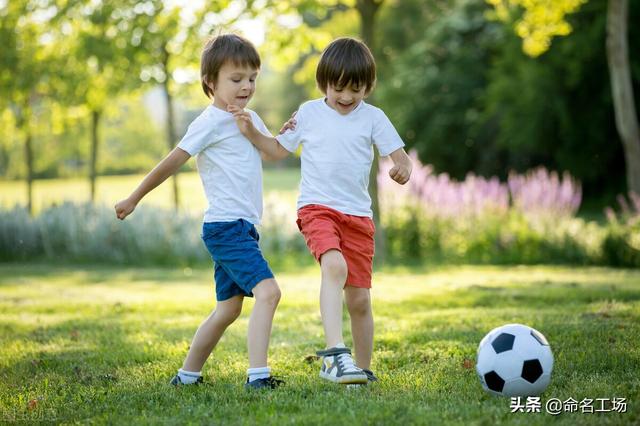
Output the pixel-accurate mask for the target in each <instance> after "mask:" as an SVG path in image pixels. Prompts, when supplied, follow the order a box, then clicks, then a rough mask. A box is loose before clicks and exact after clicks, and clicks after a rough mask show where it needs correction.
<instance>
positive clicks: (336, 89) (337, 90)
mask: <svg viewBox="0 0 640 426" xmlns="http://www.w3.org/2000/svg"><path fill="white" fill-rule="evenodd" d="M333 90H335V91H336V92H342V90H343V89H342V88H340V89H338V88H335V89H333Z"/></svg>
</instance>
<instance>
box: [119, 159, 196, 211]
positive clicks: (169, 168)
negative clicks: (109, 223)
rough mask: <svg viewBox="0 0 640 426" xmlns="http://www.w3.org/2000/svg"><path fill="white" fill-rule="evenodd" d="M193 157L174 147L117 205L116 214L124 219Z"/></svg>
mask: <svg viewBox="0 0 640 426" xmlns="http://www.w3.org/2000/svg"><path fill="white" fill-rule="evenodd" d="M189 158H191V155H189V153H188V152H186V151H184V150H182V149H180V148H177V147H176V148H174V149H173V151H171V152H170V153H169V155H167V156H166V157H165V158H164V159H163V160H162V161H160V162H159V163H158V165H157V166H155V167H154V168H153V170H151V171H150V172H149V174H148V175H147V176H145V178H144V179H143V180H142V182H140V185H138V187H137V188H136V189H135V190H134V191H133V192H132V193H131V195H129V197H128V198H125V199H124V200H122V201H119V202H118V203H117V204H116V205H115V209H116V216H117V217H118V219H120V220H123V219H124V218H125V217H127V216H129V215H130V214H131V213H132V212H133V210H135V208H136V206H137V205H138V203H139V202H140V200H142V198H143V197H144V196H145V195H147V194H148V193H149V192H150V191H151V190H153V189H154V188H155V187H157V186H158V185H160V184H161V183H162V182H164V181H165V180H166V179H167V178H168V177H169V176H171V175H173V174H174V173H176V172H177V171H178V169H179V168H180V167H181V166H182V165H183V164H184V163H186V162H187V160H188V159H189Z"/></svg>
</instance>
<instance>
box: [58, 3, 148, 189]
mask: <svg viewBox="0 0 640 426" xmlns="http://www.w3.org/2000/svg"><path fill="white" fill-rule="evenodd" d="M150 7H152V4H151V3H148V2H147V3H144V4H141V3H139V2H137V1H135V0H113V1H110V2H92V1H79V2H75V3H71V4H70V6H69V7H67V8H64V9H61V11H60V18H59V22H58V25H59V26H60V27H63V28H69V29H70V30H69V34H68V37H71V38H72V39H73V40H75V43H74V45H73V48H72V50H71V52H70V54H69V55H68V64H67V67H68V68H69V69H70V73H71V78H70V79H69V81H68V86H67V90H69V91H71V92H73V93H74V96H75V99H76V102H77V103H78V104H83V105H85V106H86V107H87V110H88V111H89V116H90V122H91V124H90V129H91V130H90V135H91V137H90V138H91V144H90V145H91V148H90V158H89V184H90V188H91V191H90V194H91V195H90V196H91V201H94V200H95V195H96V177H97V174H98V158H99V152H100V140H101V137H100V136H101V135H100V127H101V126H100V125H101V122H102V119H103V117H104V112H105V108H106V107H107V106H108V105H109V104H110V103H111V102H112V101H113V99H115V98H116V97H117V96H118V95H119V94H120V93H123V92H126V91H129V90H132V89H134V88H136V87H139V86H140V85H141V81H140V78H139V75H140V66H141V63H142V61H141V60H139V56H140V54H141V51H142V50H141V48H140V43H141V41H142V37H143V35H144V34H145V31H146V30H147V29H148V28H149V26H150V25H151V24H152V22H153V21H152V19H151V16H152V15H153V10H151V9H150Z"/></svg>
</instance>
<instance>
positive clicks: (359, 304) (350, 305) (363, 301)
mask: <svg viewBox="0 0 640 426" xmlns="http://www.w3.org/2000/svg"><path fill="white" fill-rule="evenodd" d="M346 301H347V309H348V310H349V315H351V316H352V317H362V316H366V315H370V314H371V298H370V297H369V292H367V291H360V292H357V293H352V294H349V295H347V297H346Z"/></svg>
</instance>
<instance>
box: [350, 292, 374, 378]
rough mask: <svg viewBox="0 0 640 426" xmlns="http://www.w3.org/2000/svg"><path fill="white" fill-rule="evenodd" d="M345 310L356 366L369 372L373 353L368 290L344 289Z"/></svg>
mask: <svg viewBox="0 0 640 426" xmlns="http://www.w3.org/2000/svg"><path fill="white" fill-rule="evenodd" d="M344 294H345V299H346V301H347V309H348V310H349V316H350V317H351V334H352V335H353V346H354V349H355V351H356V365H357V366H358V367H360V368H362V369H367V370H369V367H370V365H371V353H372V352H373V312H372V310H371V296H370V292H369V289H368V288H360V287H352V286H350V285H348V286H346V287H345V288H344Z"/></svg>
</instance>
